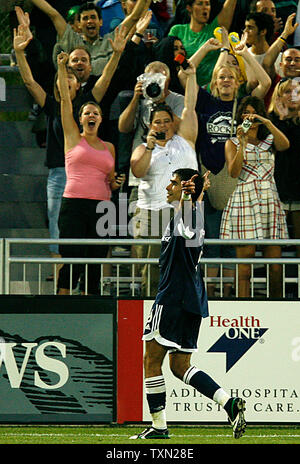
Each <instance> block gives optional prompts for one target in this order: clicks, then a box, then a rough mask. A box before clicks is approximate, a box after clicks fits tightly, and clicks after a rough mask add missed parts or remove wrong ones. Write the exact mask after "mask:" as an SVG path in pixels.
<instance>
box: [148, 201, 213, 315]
mask: <svg viewBox="0 0 300 464" xmlns="http://www.w3.org/2000/svg"><path fill="white" fill-rule="evenodd" d="M203 241H204V214H203V203H202V204H199V203H198V202H196V205H193V207H192V208H191V209H190V210H189V212H188V213H187V214H185V215H183V214H182V211H181V210H179V212H178V213H177V214H176V215H175V216H174V218H172V219H171V221H170V223H169V225H168V226H167V228H166V230H165V233H164V235H163V237H162V242H161V252H160V258H159V267H160V280H159V284H158V292H157V296H156V299H155V302H156V303H157V304H166V305H168V306H170V304H176V305H178V304H180V305H181V307H182V308H183V309H184V310H185V311H188V312H192V313H195V314H201V316H202V317H207V316H208V304H207V295H206V290H205V287H204V283H203V278H202V275H201V271H200V266H198V262H199V259H200V256H201V253H202V246H203Z"/></svg>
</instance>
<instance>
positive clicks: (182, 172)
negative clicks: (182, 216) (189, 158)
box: [173, 168, 203, 202]
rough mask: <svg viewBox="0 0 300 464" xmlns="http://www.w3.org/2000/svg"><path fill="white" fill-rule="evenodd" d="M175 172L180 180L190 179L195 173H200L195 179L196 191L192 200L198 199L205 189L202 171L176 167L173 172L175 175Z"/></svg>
mask: <svg viewBox="0 0 300 464" xmlns="http://www.w3.org/2000/svg"><path fill="white" fill-rule="evenodd" d="M175 174H176V175H177V176H178V177H179V178H180V180H190V179H191V178H192V177H193V176H194V175H195V174H198V176H197V177H195V179H194V182H195V193H193V194H192V201H193V202H195V201H197V199H198V197H199V195H200V193H201V192H202V189H203V178H202V176H201V174H200V172H199V171H196V170H195V169H190V168H180V169H176V171H174V172H173V175H175Z"/></svg>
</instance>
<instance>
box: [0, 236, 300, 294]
mask: <svg viewBox="0 0 300 464" xmlns="http://www.w3.org/2000/svg"><path fill="white" fill-rule="evenodd" d="M18 244H19V245H20V244H21V245H24V244H26V245H28V244H30V245H41V244H44V245H49V244H64V245H79V244H81V245H82V244H85V245H95V244H97V245H109V246H125V245H157V244H160V240H159V239H157V240H156V239H138V240H136V239H99V240H98V239H95V240H83V239H60V240H53V239H21V238H18V239H16V238H14V239H2V240H1V242H0V252H1V258H0V259H2V261H3V262H4V274H3V271H2V279H1V282H0V290H1V292H3V290H4V293H5V294H10V292H11V290H10V283H11V266H12V265H13V264H19V265H20V264H22V266H23V284H24V287H23V290H24V291H23V293H26V291H25V289H26V282H27V277H26V272H27V265H29V264H32V265H37V280H36V282H37V288H36V289H35V291H34V292H33V293H34V294H39V295H40V294H42V265H46V264H48V265H49V264H51V265H53V267H54V279H53V291H52V290H51V294H56V292H57V289H56V279H57V266H56V265H59V264H69V265H70V268H71V271H70V283H71V280H72V269H73V265H74V264H82V265H84V266H85V271H86V272H85V282H84V286H85V293H87V279H88V265H89V264H99V265H101V280H100V294H101V295H103V294H105V285H106V283H107V282H109V283H110V284H111V283H115V284H116V286H115V287H116V288H115V294H116V296H120V283H121V282H122V281H123V282H124V281H127V282H129V283H130V284H131V296H137V294H136V285H135V284H136V283H138V282H139V281H140V278H138V277H137V276H136V272H135V271H136V266H137V265H139V266H140V265H141V264H142V265H144V264H149V265H157V264H158V259H157V258H144V259H141V258H128V257H125V258H123V257H117V258H51V257H47V258H43V257H41V256H32V255H31V256H18V255H14V256H13V255H12V250H11V247H12V245H18ZM205 244H206V245H220V244H221V245H233V246H234V245H256V246H261V245H274V240H219V239H206V240H205ZM276 245H279V246H282V247H287V246H299V245H300V240H277V241H276ZM3 251H4V256H5V258H4V259H3ZM201 263H202V265H203V276H204V282H205V285H206V286H207V284H208V283H216V284H218V285H219V293H220V296H221V297H223V296H224V285H225V284H226V283H228V282H230V283H232V284H235V296H236V297H237V296H238V265H239V264H250V265H251V297H252V298H253V297H254V296H255V293H254V290H255V284H261V283H262V284H265V287H264V288H263V291H264V293H265V296H266V298H269V297H270V293H269V266H270V265H272V264H282V266H283V277H282V285H283V288H282V295H283V297H286V284H287V283H293V284H296V288H297V297H298V298H299V297H300V258H291V257H281V258H268V259H267V258H259V257H257V256H256V257H255V258H247V259H238V258H235V259H228V258H227V259H226V258H202V259H201ZM107 264H110V265H115V266H116V276H115V277H113V278H112V277H111V276H105V275H104V273H103V266H104V265H107ZM228 264H230V265H234V266H235V276H234V277H225V276H224V267H226V265H228ZM122 265H129V266H131V273H130V275H129V276H128V277H126V278H124V277H123V278H122V277H121V276H120V266H122ZM211 265H214V266H220V272H219V276H218V277H209V276H208V272H207V270H208V267H209V266H211ZM264 265H266V276H265V277H255V275H254V271H255V267H257V266H264ZM286 265H296V266H297V272H296V275H295V276H293V277H288V276H286ZM2 269H3V267H2ZM0 272H1V271H0ZM150 272H151V271H150V266H148V296H152V295H150V293H149V288H150ZM0 277H1V273H0ZM71 287H72V285H70V290H71V291H70V293H71V294H72V288H71Z"/></svg>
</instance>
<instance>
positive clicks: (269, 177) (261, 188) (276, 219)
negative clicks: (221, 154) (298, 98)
mask: <svg viewBox="0 0 300 464" xmlns="http://www.w3.org/2000/svg"><path fill="white" fill-rule="evenodd" d="M246 119H247V120H248V121H249V122H250V124H249V125H250V128H249V129H243V127H242V123H243V121H244V120H246ZM237 124H238V128H237V136H236V137H234V138H231V139H229V140H228V141H227V142H226V144H225V158H226V164H227V168H228V172H229V174H230V175H231V177H234V178H236V177H238V183H237V186H236V189H235V190H234V192H233V193H232V195H231V196H230V198H229V200H228V203H227V206H226V208H225V209H224V211H223V215H222V222H221V229H220V238H221V239H226V238H229V239H274V240H276V239H284V238H288V231H287V225H286V219H285V214H284V211H283V209H282V207H281V204H280V201H279V197H278V193H277V189H276V184H275V180H274V151H283V150H286V149H287V148H288V147H289V140H288V139H287V137H286V136H285V135H284V134H283V133H282V132H281V131H280V130H279V129H277V128H276V127H275V126H274V124H273V123H272V122H271V121H270V119H268V117H267V115H266V111H265V107H264V103H263V100H261V99H259V98H257V97H246V98H244V99H243V100H242V102H241V104H240V106H239V108H238V112H237ZM255 250H256V247H255V245H242V246H237V247H236V254H237V258H252V257H254V256H255ZM263 254H264V256H265V257H267V258H277V257H280V256H281V248H280V246H278V245H272V246H265V247H264V248H263ZM238 276H239V277H238V289H239V292H238V294H239V296H240V297H249V296H250V266H249V265H246V264H244V265H239V273H238ZM281 287H282V284H281V266H280V265H276V264H275V265H271V266H270V295H271V296H272V297H275V298H276V297H280V296H281V291H282V290H281Z"/></svg>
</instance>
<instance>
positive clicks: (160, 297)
mask: <svg viewBox="0 0 300 464" xmlns="http://www.w3.org/2000/svg"><path fill="white" fill-rule="evenodd" d="M208 175H209V171H208V172H207V173H206V174H205V176H204V177H203V178H202V177H201V175H200V174H199V172H198V171H195V170H193V169H177V170H176V171H174V173H173V176H172V178H171V180H170V184H169V185H168V186H167V201H168V202H169V203H171V204H172V205H173V207H174V208H175V211H174V216H173V218H172V219H171V221H170V223H169V225H168V227H167V228H166V231H165V233H164V235H163V237H162V244H161V254H160V260H159V261H160V281H159V285H158V293H157V296H156V299H155V302H154V304H153V306H152V309H151V313H150V316H149V318H148V321H147V323H146V326H145V329H144V334H143V340H144V341H145V342H146V349H145V356H144V371H145V388H146V395H147V401H148V405H149V410H150V413H151V416H152V425H151V427H148V428H146V429H145V430H144V431H143V432H141V433H139V434H137V435H134V436H132V437H130V438H132V439H156V438H157V439H164V438H169V432H168V429H167V422H166V412H165V405H166V387H165V381H164V376H163V373H162V363H163V360H164V358H165V356H166V354H167V353H169V362H170V368H171V371H172V373H173V374H174V375H175V376H176V377H178V378H179V379H180V380H182V381H183V382H185V383H186V384H187V385H191V386H192V387H194V388H195V389H196V390H198V391H199V392H200V393H202V394H203V395H205V396H207V397H209V398H211V399H213V400H214V401H216V402H217V403H218V404H220V405H221V406H222V407H223V408H224V409H225V411H226V412H227V414H228V418H229V421H230V423H231V425H232V428H233V436H234V437H235V438H240V437H241V436H242V435H243V433H244V431H245V428H246V422H245V418H244V410H245V401H244V400H243V399H242V398H233V397H230V396H229V395H228V393H226V392H225V390H223V388H221V387H220V386H219V385H218V384H217V383H216V382H215V381H214V380H213V379H212V378H211V377H210V376H209V375H207V374H206V373H205V372H203V371H201V370H199V369H198V368H197V367H195V366H192V365H191V355H192V352H194V351H196V350H197V338H198V334H199V329H200V324H201V319H202V317H207V316H208V304H207V295H206V291H205V287H204V283H203V279H202V276H201V274H200V272H199V271H200V269H198V262H199V258H200V256H201V252H202V245H203V241H204V214H203V213H204V212H203V202H202V199H203V195H204V191H205V190H207V188H209V185H210V182H209V179H208Z"/></svg>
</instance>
